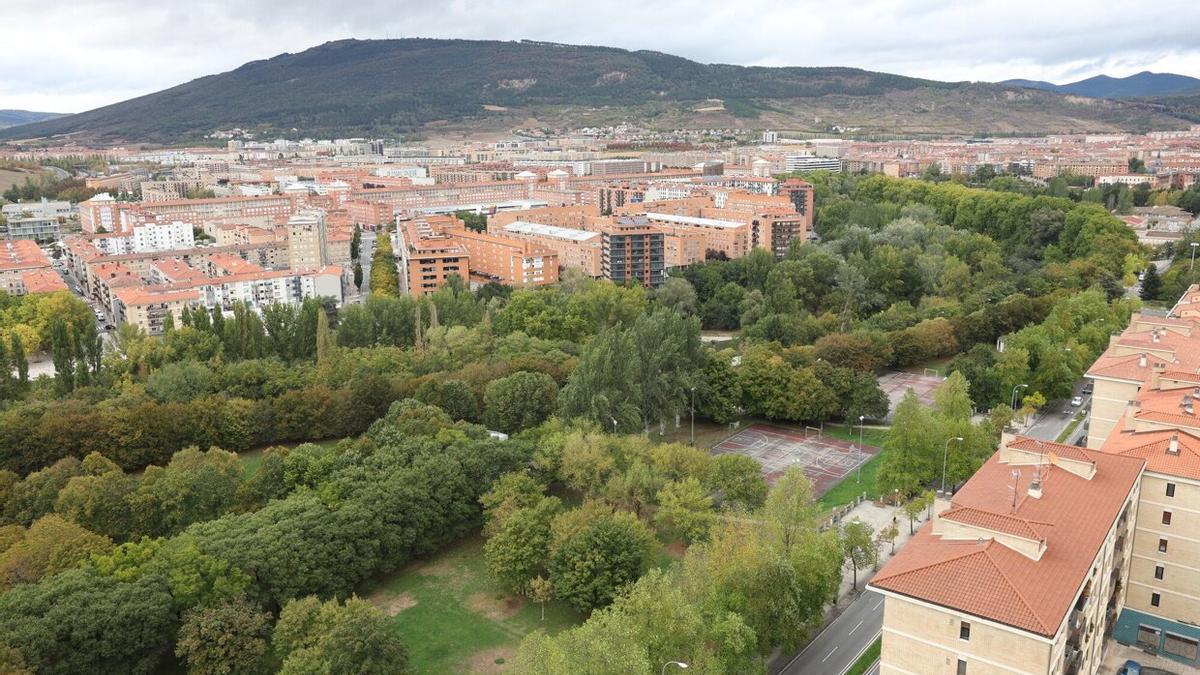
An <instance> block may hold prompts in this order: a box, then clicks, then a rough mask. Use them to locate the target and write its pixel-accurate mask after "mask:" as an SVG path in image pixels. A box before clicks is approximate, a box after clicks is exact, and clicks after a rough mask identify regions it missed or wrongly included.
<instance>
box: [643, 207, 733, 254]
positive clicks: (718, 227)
mask: <svg viewBox="0 0 1200 675" xmlns="http://www.w3.org/2000/svg"><path fill="white" fill-rule="evenodd" d="M642 216H644V217H645V218H646V220H648V221H650V222H651V223H653V224H654V225H656V226H658V228H659V229H660V230H661V231H662V232H663V234H664V235H665V236H666V237H668V238H670V239H672V240H673V241H672V242H671V244H669V246H670V247H671V249H672V250H671V252H670V254H669V255H668V256H667V257H666V261H667V267H679V266H682V265H691V264H692V263H696V262H703V261H704V260H705V258H707V257H710V256H714V255H716V256H725V257H727V258H730V259H733V258H740V257H742V256H744V255H746V253H747V252H748V251H749V248H750V226H749V225H748V224H747V223H745V222H743V221H737V220H719V219H717V218H701V217H697V216H685V215H675V214H671V213H658V212H655V211H647V212H645V213H643V214H642ZM689 235H690V237H692V238H698V239H699V243H700V244H701V246H693V247H691V248H690V249H689V248H687V246H686V244H684V242H685V241H687V240H688V238H689ZM696 249H699V250H696Z"/></svg>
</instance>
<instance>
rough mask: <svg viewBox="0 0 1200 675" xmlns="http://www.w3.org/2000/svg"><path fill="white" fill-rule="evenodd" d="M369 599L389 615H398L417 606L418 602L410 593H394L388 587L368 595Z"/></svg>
mask: <svg viewBox="0 0 1200 675" xmlns="http://www.w3.org/2000/svg"><path fill="white" fill-rule="evenodd" d="M367 600H369V601H370V602H371V604H372V605H375V606H376V607H378V608H379V609H380V610H381V611H382V612H383V613H384V614H387V615H388V616H396V615H397V614H399V613H400V612H403V611H404V610H406V609H408V608H409V607H415V606H416V604H417V599H416V598H414V597H413V596H412V594H410V593H393V592H392V591H389V590H386V589H383V590H379V591H376V592H374V593H372V594H371V595H369V596H368V597H367Z"/></svg>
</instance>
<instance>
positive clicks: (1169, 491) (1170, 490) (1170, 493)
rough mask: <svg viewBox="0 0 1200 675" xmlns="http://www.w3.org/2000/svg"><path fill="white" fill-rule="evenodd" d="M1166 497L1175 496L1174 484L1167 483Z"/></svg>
mask: <svg viewBox="0 0 1200 675" xmlns="http://www.w3.org/2000/svg"><path fill="white" fill-rule="evenodd" d="M1167 496H1168V497H1174V496H1175V484H1174V483H1167Z"/></svg>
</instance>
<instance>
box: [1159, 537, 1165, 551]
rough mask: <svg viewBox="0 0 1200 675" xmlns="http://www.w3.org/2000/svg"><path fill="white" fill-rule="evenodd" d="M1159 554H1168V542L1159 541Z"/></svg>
mask: <svg viewBox="0 0 1200 675" xmlns="http://www.w3.org/2000/svg"><path fill="white" fill-rule="evenodd" d="M1158 552H1159V553H1166V552H1167V540H1166V539H1159V540H1158Z"/></svg>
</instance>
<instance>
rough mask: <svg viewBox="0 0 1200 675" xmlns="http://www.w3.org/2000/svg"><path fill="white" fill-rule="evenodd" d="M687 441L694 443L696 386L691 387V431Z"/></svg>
mask: <svg viewBox="0 0 1200 675" xmlns="http://www.w3.org/2000/svg"><path fill="white" fill-rule="evenodd" d="M690 436H691V440H690V441H689V443H691V444H692V445H695V444H696V388H695V387H692V432H691V434H690Z"/></svg>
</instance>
